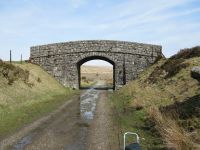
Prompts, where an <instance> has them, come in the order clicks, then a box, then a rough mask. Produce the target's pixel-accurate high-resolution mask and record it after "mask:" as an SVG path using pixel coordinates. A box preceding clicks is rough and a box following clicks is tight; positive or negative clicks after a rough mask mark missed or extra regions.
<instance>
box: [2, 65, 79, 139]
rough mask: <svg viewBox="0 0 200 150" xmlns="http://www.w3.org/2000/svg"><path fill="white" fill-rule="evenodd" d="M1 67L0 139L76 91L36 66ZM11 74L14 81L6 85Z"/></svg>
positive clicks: (48, 110) (51, 108) (57, 104)
mask: <svg viewBox="0 0 200 150" xmlns="http://www.w3.org/2000/svg"><path fill="white" fill-rule="evenodd" d="M2 66H3V67H4V69H2V68H3V67H1V66H0V70H4V72H5V70H6V74H7V76H4V74H2V72H1V73H0V140H2V139H3V138H5V137H6V136H8V135H10V134H12V133H14V132H15V131H16V130H18V129H20V128H22V127H23V126H25V125H26V124H28V123H31V122H32V121H34V120H36V119H38V118H40V117H42V116H44V115H46V114H48V113H49V112H52V111H53V110H55V109H56V108H57V107H59V106H60V105H62V104H63V103H64V102H65V101H67V100H69V99H70V98H71V97H72V96H73V95H74V94H75V93H77V91H73V90H71V89H69V88H65V87H64V86H62V85H61V84H59V83H58V82H57V81H55V79H53V78H52V77H51V76H50V75H49V74H48V73H46V72H45V71H44V70H43V69H41V68H40V67H39V66H36V65H33V64H28V63H23V64H19V63H16V64H11V65H10V64H6V63H5V64H3V65H2ZM5 66H8V67H7V68H6V67H5ZM25 70H26V71H25ZM16 72H17V74H18V75H17V76H15V74H16ZM24 72H25V73H26V72H29V73H28V76H27V74H25V75H26V80H25V81H26V82H24V74H23V73H24ZM11 77H13V78H14V82H12V84H8V79H9V78H11ZM27 83H28V84H27ZM30 85H31V86H30Z"/></svg>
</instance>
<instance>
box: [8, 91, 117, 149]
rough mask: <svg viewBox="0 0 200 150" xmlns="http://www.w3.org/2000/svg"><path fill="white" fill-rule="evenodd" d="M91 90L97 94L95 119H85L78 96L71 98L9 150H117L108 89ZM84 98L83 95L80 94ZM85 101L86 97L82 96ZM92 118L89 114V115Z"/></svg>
mask: <svg viewBox="0 0 200 150" xmlns="http://www.w3.org/2000/svg"><path fill="white" fill-rule="evenodd" d="M87 92H88V93H90V92H93V94H94V95H91V96H92V97H96V100H95V101H96V104H95V105H94V106H96V110H94V114H95V115H94V119H91V118H90V119H89V120H87V119H84V118H82V117H81V116H82V115H83V114H82V111H80V107H81V106H80V105H81V102H80V100H79V98H76V99H74V100H72V101H71V102H70V103H69V104H68V105H66V107H65V108H64V109H62V111H61V112H59V113H57V114H56V115H54V116H52V117H51V118H50V119H49V120H47V121H46V122H44V123H43V124H42V125H40V126H39V127H37V128H36V129H35V130H33V131H31V132H29V133H28V134H27V135H26V136H24V137H23V138H21V140H19V141H18V142H17V143H15V144H14V145H12V146H10V147H9V148H8V149H12V150H22V149H23V150H94V149H95V150H111V149H112V150H119V147H118V141H116V140H114V139H117V138H116V135H115V134H113V133H115V132H113V131H115V129H114V127H113V124H112V118H111V116H112V113H111V111H110V108H109V106H108V99H107V94H108V91H103V90H102V91H95V90H91V91H83V92H82V94H84V93H87ZM83 97H84V96H83ZM84 98H85V100H87V101H88V97H87V96H86V97H84ZM86 113H87V114H88V112H86ZM87 117H88V116H87ZM90 117H91V116H90Z"/></svg>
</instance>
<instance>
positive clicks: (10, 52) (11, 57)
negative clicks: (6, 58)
mask: <svg viewBox="0 0 200 150" xmlns="http://www.w3.org/2000/svg"><path fill="white" fill-rule="evenodd" d="M11 63H12V51H11V50H10V64H11Z"/></svg>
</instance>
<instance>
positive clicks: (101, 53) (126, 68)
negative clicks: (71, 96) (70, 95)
mask: <svg viewBox="0 0 200 150" xmlns="http://www.w3.org/2000/svg"><path fill="white" fill-rule="evenodd" d="M30 51H31V52H30V53H31V56H30V59H31V61H32V63H35V64H38V65H40V66H41V67H43V68H44V69H45V70H46V71H47V72H48V73H49V74H51V75H52V76H53V77H54V78H56V79H57V80H58V81H59V82H60V83H62V84H63V85H64V86H66V87H71V88H77V89H78V88H79V86H80V66H81V65H82V64H83V63H84V62H86V61H89V60H92V59H102V60H105V61H108V62H110V63H111V64H112V65H113V68H114V69H113V74H114V76H113V81H114V88H116V89H118V88H120V87H121V86H122V85H124V84H126V83H127V82H129V81H131V80H134V79H135V78H136V77H137V76H138V74H139V73H140V72H142V71H143V70H144V69H145V68H147V67H148V66H150V65H151V64H153V63H154V62H155V61H156V59H157V58H158V57H160V56H162V47H161V46H159V45H151V44H142V43H135V42H124V41H108V40H93V41H74V42H65V43H55V44H48V45H41V46H33V47H31V50H30Z"/></svg>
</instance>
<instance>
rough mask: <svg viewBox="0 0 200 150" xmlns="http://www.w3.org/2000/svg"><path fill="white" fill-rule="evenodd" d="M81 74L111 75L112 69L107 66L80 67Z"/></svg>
mask: <svg viewBox="0 0 200 150" xmlns="http://www.w3.org/2000/svg"><path fill="white" fill-rule="evenodd" d="M81 72H82V73H99V74H101V73H103V74H112V72H113V68H112V67H107V66H85V65H83V66H81Z"/></svg>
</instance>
